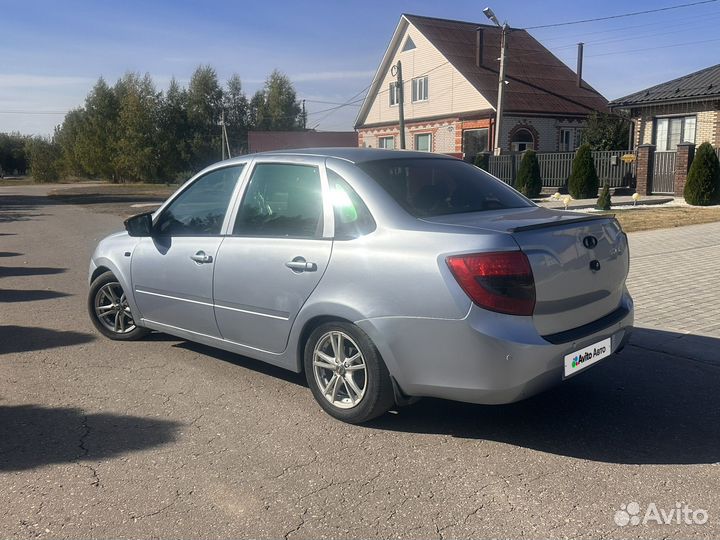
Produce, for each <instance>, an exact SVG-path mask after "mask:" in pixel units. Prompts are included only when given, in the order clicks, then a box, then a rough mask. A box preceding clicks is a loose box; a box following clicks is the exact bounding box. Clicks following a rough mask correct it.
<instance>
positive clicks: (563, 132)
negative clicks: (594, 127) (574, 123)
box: [558, 128, 575, 152]
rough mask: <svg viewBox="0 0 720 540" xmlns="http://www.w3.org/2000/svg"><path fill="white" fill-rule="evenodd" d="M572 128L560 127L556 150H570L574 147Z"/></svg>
mask: <svg viewBox="0 0 720 540" xmlns="http://www.w3.org/2000/svg"><path fill="white" fill-rule="evenodd" d="M572 132H573V130H572V129H570V128H560V144H559V147H558V150H559V151H560V152H570V151H571V150H573V149H574V148H575V147H574V146H573V142H574V141H573V136H572Z"/></svg>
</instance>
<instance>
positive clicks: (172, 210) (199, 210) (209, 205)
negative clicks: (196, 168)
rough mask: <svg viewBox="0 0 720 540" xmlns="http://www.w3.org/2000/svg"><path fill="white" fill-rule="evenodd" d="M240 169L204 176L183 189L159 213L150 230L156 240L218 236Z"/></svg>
mask: <svg viewBox="0 0 720 540" xmlns="http://www.w3.org/2000/svg"><path fill="white" fill-rule="evenodd" d="M242 169H243V165H236V166H234V167H225V168H223V169H218V170H215V171H212V172H209V173H207V174H206V175H205V176H203V177H201V178H198V179H197V180H196V181H195V182H193V184H192V185H191V186H190V187H188V188H187V189H185V190H184V191H183V192H182V193H181V194H180V195H178V196H177V198H176V199H175V200H173V201H172V202H171V203H170V205H169V206H168V207H167V208H166V209H165V210H164V211H163V213H162V214H161V215H160V217H159V219H158V220H157V222H156V223H155V226H154V229H155V232H156V234H158V235H160V236H214V235H218V234H220V229H221V228H222V224H223V221H224V220H225V213H226V212H227V209H228V206H229V205H230V199H231V198H232V194H233V190H234V189H235V185H236V184H237V181H238V179H239V178H240V173H241V172H242Z"/></svg>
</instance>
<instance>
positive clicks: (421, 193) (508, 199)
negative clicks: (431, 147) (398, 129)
mask: <svg viewBox="0 0 720 540" xmlns="http://www.w3.org/2000/svg"><path fill="white" fill-rule="evenodd" d="M358 167H360V168H361V169H362V170H363V171H364V172H365V173H366V174H368V175H369V176H370V177H371V178H373V179H374V180H375V181H376V182H377V183H378V184H380V186H382V188H383V189H384V190H385V191H387V192H388V193H389V194H390V195H391V196H392V197H393V199H395V200H396V201H397V202H398V203H399V204H400V205H401V206H402V207H403V208H404V209H405V210H407V211H408V212H409V213H410V214H412V215H413V216H415V217H431V216H442V215H446V214H461V213H466V212H482V211H487V210H502V209H505V208H523V207H527V206H532V205H533V203H532V202H530V201H529V200H528V199H526V198H525V197H523V196H522V195H520V194H519V193H518V192H517V191H515V190H514V189H512V188H510V187H509V186H508V185H506V184H504V183H503V182H501V181H500V180H497V179H496V178H494V177H492V176H490V175H489V174H488V173H486V172H485V171H483V170H482V169H479V168H478V167H475V166H474V165H470V164H468V163H465V162H463V161H460V160H458V159H440V158H398V159H383V160H377V161H367V162H364V163H359V164H358Z"/></svg>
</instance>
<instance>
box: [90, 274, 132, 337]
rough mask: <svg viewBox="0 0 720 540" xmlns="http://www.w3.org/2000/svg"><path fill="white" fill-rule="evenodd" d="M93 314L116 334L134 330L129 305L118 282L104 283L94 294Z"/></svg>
mask: <svg viewBox="0 0 720 540" xmlns="http://www.w3.org/2000/svg"><path fill="white" fill-rule="evenodd" d="M94 308H95V315H96V316H97V319H98V321H100V323H101V324H102V325H103V326H104V327H105V328H107V329H108V330H110V331H111V332H114V333H116V334H128V333H130V332H132V331H133V330H135V321H134V320H133V318H132V313H131V312H130V305H129V304H128V301H127V297H126V296H125V292H124V291H123V289H122V287H121V286H120V283H118V282H116V281H115V282H111V283H106V284H105V285H103V286H102V287H101V288H100V289H98V292H97V293H96V294H95V302H94Z"/></svg>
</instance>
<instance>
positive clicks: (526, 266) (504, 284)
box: [447, 251, 535, 315]
mask: <svg viewBox="0 0 720 540" xmlns="http://www.w3.org/2000/svg"><path fill="white" fill-rule="evenodd" d="M447 265H448V266H449V267H450V271H451V272H452V274H453V276H455V279H456V280H457V282H458V283H459V284H460V287H462V289H463V290H464V291H465V293H466V294H467V295H468V296H469V297H470V299H471V300H472V301H473V302H475V303H476V304H477V305H478V306H480V307H481V308H484V309H489V310H490V311H497V312H499V313H508V314H510V315H532V313H533V310H534V309H535V279H534V278H533V273H532V269H531V268H530V262H529V261H528V258H527V257H526V256H525V254H524V253H523V252H522V251H502V252H495V253H474V254H470V255H457V256H452V257H448V258H447Z"/></svg>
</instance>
